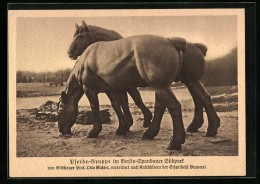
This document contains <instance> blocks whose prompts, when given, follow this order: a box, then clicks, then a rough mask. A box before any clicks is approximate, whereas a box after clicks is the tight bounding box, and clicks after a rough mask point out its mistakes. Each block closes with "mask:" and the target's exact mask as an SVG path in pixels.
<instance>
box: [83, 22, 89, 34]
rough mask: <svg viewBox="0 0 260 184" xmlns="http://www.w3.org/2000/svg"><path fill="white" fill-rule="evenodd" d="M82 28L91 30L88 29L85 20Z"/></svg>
mask: <svg viewBox="0 0 260 184" xmlns="http://www.w3.org/2000/svg"><path fill="white" fill-rule="evenodd" d="M82 28H83V29H85V30H87V31H89V30H88V26H87V24H86V23H85V21H84V20H83V21H82Z"/></svg>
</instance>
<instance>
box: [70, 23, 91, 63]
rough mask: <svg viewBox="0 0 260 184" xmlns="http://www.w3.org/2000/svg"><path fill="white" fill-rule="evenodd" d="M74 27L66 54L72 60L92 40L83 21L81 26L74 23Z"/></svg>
mask: <svg viewBox="0 0 260 184" xmlns="http://www.w3.org/2000/svg"><path fill="white" fill-rule="evenodd" d="M75 27H76V31H75V33H74V38H73V41H72V43H71V45H70V47H69V50H68V55H69V57H70V58H71V59H73V60H75V59H77V57H78V56H80V55H81V54H82V53H83V52H84V50H85V49H86V48H87V47H88V46H89V45H90V44H92V43H93V42H94V41H93V39H92V37H91V33H90V31H89V28H88V26H87V24H86V23H85V21H83V22H82V26H78V25H77V24H76V26H75Z"/></svg>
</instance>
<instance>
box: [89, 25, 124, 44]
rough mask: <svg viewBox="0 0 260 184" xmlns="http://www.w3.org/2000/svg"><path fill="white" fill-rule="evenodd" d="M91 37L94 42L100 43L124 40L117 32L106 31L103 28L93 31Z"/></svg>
mask: <svg viewBox="0 0 260 184" xmlns="http://www.w3.org/2000/svg"><path fill="white" fill-rule="evenodd" d="M91 36H92V39H93V41H94V42H98V41H113V40H118V39H121V38H123V37H122V36H121V35H120V34H118V33H117V32H115V31H111V30H106V29H102V28H95V29H92V31H91Z"/></svg>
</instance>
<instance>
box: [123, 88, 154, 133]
mask: <svg viewBox="0 0 260 184" xmlns="http://www.w3.org/2000/svg"><path fill="white" fill-rule="evenodd" d="M127 92H128V93H129V95H130V96H131V97H132V98H133V100H134V102H135V104H136V105H137V106H138V107H139V108H140V109H141V111H142V113H143V115H144V123H143V127H144V128H147V127H149V126H150V124H151V120H152V118H153V115H152V113H151V111H150V110H149V109H148V108H147V107H146V106H145V105H144V103H143V100H142V98H141V95H140V93H139V91H138V90H137V89H136V88H129V89H127Z"/></svg>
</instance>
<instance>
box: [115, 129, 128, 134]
mask: <svg viewBox="0 0 260 184" xmlns="http://www.w3.org/2000/svg"><path fill="white" fill-rule="evenodd" d="M128 131H129V129H128ZM116 135H126V130H122V129H117V130H116Z"/></svg>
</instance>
